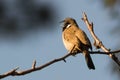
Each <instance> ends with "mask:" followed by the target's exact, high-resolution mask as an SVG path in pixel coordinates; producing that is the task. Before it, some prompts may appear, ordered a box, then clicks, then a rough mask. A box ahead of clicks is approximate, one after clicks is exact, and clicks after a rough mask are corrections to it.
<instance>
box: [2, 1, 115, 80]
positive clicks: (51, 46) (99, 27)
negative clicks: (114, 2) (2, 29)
mask: <svg viewBox="0 0 120 80" xmlns="http://www.w3.org/2000/svg"><path fill="white" fill-rule="evenodd" d="M38 1H39V0H38ZM43 2H50V3H52V4H53V5H55V6H56V8H57V9H58V10H59V14H60V16H59V17H58V18H59V21H61V20H63V19H64V18H65V17H72V18H75V19H76V21H77V23H78V24H79V26H80V27H81V28H82V29H83V30H84V31H85V32H86V33H87V34H88V36H89V38H90V37H91V36H90V34H89V32H88V30H87V28H86V25H85V24H84V22H83V21H82V20H81V18H82V13H83V12H86V13H87V15H88V18H89V20H90V21H92V22H93V23H94V29H95V33H96V34H97V36H98V37H99V38H100V39H101V40H102V41H103V44H104V45H105V46H106V47H107V48H111V49H114V47H115V45H116V43H117V40H116V39H114V37H113V35H110V31H111V30H112V29H113V28H114V25H115V22H112V21H111V20H110V17H109V15H108V11H107V9H104V8H103V7H102V5H101V3H100V1H94V0H91V1H86V0H50V1H48V0H43ZM61 31H62V29H61V27H60V23H59V22H56V29H55V30H54V31H52V32H39V30H38V31H37V32H36V33H29V34H28V35H26V36H25V38H24V39H21V40H17V41H10V40H5V39H2V38H1V39H0V53H1V56H0V63H1V65H0V67H1V68H0V73H4V72H7V71H9V70H11V69H13V68H15V67H18V66H19V67H20V70H24V69H28V68H31V65H32V62H33V60H35V59H36V60H37V66H39V65H42V64H44V63H46V62H48V61H50V60H53V59H55V58H59V57H61V56H63V55H64V54H65V53H67V50H66V49H65V48H64V45H63V43H62V39H61V34H62V32H61ZM41 34H44V35H41ZM90 39H91V42H93V39H92V38H90ZM111 41H112V42H115V43H111ZM92 58H93V61H94V64H95V66H96V70H89V69H88V68H87V66H86V63H85V60H84V56H83V55H81V54H79V55H77V56H76V57H72V56H71V57H69V58H67V59H66V60H67V63H64V62H57V63H55V64H53V65H51V66H48V67H46V68H44V69H43V70H41V71H37V72H33V73H30V74H27V75H24V76H19V77H18V76H17V77H7V78H4V79H3V80H33V79H34V80H38V79H42V80H73V79H74V80H88V79H89V80H96V79H97V80H101V79H103V80H116V79H117V76H116V75H115V74H112V73H111V71H110V65H109V64H110V61H112V60H111V59H110V58H109V57H108V56H105V55H92Z"/></svg>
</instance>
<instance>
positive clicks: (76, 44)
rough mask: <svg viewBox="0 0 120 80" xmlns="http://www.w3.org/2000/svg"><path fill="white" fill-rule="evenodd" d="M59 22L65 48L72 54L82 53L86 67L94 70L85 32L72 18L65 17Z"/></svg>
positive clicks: (90, 47) (90, 46)
mask: <svg viewBox="0 0 120 80" xmlns="http://www.w3.org/2000/svg"><path fill="white" fill-rule="evenodd" d="M61 23H63V25H62V40H63V44H64V46H65V48H66V49H67V50H68V51H69V53H70V54H72V55H75V54H76V53H83V55H84V56H85V60H86V64H87V66H88V68H89V69H92V70H94V69H95V66H94V63H93V61H92V58H91V56H90V54H89V49H91V50H92V45H91V42H90V40H89V38H88V37H87V35H86V33H85V32H84V31H83V30H82V29H81V28H79V26H78V24H77V22H76V21H75V19H73V18H70V17H67V18H65V19H64V20H63V21H61Z"/></svg>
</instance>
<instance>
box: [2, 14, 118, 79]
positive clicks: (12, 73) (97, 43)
mask: <svg viewBox="0 0 120 80" xmlns="http://www.w3.org/2000/svg"><path fill="white" fill-rule="evenodd" d="M82 20H83V21H84V22H85V24H86V25H87V27H88V30H89V31H90V33H91V35H92V37H93V39H94V46H95V47H96V48H97V49H98V48H101V49H102V50H103V51H104V52H101V51H91V52H89V53H90V54H105V55H109V56H110V57H111V58H112V59H113V60H114V61H115V62H116V63H117V64H118V65H119V66H120V63H119V60H118V58H117V57H116V56H115V55H114V54H115V53H119V52H120V50H116V51H110V50H108V49H107V48H105V46H104V45H103V44H102V41H100V40H99V39H98V37H97V36H96V35H95V33H94V30H93V23H91V24H90V23H89V21H88V19H87V15H86V14H85V13H83V18H82ZM76 54H79V53H76ZM69 56H71V52H69V53H68V54H66V55H64V56H62V57H60V58H57V59H54V60H51V61H49V62H47V63H45V64H43V65H40V66H36V60H34V61H33V64H32V67H31V68H30V69H27V70H21V71H18V69H19V67H17V68H15V69H13V70H10V71H8V72H6V73H4V74H1V75H0V79H2V78H5V77H8V76H21V75H26V74H29V73H31V72H34V71H38V70H42V69H44V68H45V67H48V66H50V65H52V64H54V63H56V62H59V61H64V62H66V60H65V59H66V58H68V57H69Z"/></svg>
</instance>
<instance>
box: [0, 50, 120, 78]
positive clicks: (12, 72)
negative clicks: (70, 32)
mask: <svg viewBox="0 0 120 80" xmlns="http://www.w3.org/2000/svg"><path fill="white" fill-rule="evenodd" d="M119 52H120V50H116V51H111V52H101V51H91V52H89V53H90V54H105V55H109V54H111V53H112V54H114V53H119ZM76 54H79V53H76ZM69 56H71V54H70V53H68V54H66V55H64V56H63V57H60V58H57V59H54V60H52V61H49V62H47V63H46V64H43V65H41V66H38V67H36V60H35V61H33V64H32V68H30V69H27V70H22V71H17V70H18V69H19V67H17V68H15V69H13V70H10V71H8V72H6V73H4V74H2V75H0V79H2V78H5V77H8V76H22V75H26V74H29V73H31V72H34V71H38V70H42V69H44V68H45V67H48V66H50V65H52V64H54V63H56V62H59V61H64V62H66V60H65V59H66V58H67V57H69Z"/></svg>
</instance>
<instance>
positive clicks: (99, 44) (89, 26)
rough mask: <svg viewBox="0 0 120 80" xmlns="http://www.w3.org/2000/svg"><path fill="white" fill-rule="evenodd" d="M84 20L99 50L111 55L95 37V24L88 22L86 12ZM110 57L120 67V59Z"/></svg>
mask: <svg viewBox="0 0 120 80" xmlns="http://www.w3.org/2000/svg"><path fill="white" fill-rule="evenodd" d="M82 20H83V21H84V22H85V24H86V26H87V28H88V30H89V32H90V34H91V35H92V37H93V39H94V46H95V47H96V48H97V49H98V48H101V49H102V50H103V51H104V52H107V53H109V52H110V50H109V49H107V48H106V47H105V46H104V45H103V43H102V41H100V39H99V38H98V37H97V36H96V35H95V33H94V28H93V23H90V22H89V21H88V18H87V15H86V13H85V12H84V13H83V18H82ZM109 57H110V58H112V59H113V60H114V61H115V62H116V63H117V64H118V65H119V66H120V61H119V60H118V58H117V57H116V56H115V55H114V54H109Z"/></svg>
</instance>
